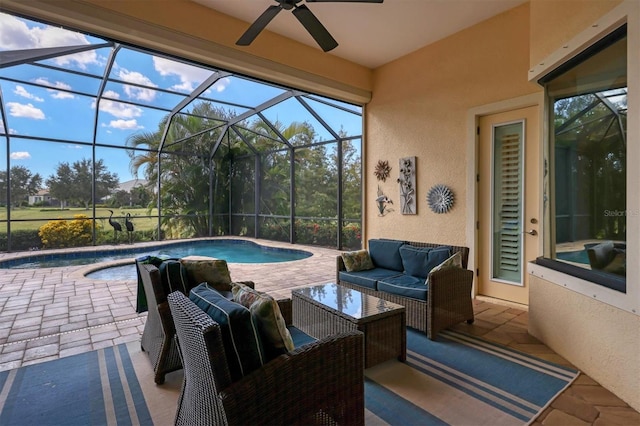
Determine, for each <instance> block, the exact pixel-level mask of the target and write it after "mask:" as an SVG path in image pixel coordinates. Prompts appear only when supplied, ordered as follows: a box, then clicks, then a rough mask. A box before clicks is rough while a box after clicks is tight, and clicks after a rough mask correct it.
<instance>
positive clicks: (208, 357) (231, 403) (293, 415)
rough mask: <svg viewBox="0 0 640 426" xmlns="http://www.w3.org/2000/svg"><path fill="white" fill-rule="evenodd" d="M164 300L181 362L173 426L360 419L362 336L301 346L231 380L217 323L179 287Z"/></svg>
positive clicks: (356, 422) (342, 336)
mask: <svg viewBox="0 0 640 426" xmlns="http://www.w3.org/2000/svg"><path fill="white" fill-rule="evenodd" d="M168 302H169V306H170V309H171V312H172V316H173V320H174V323H175V328H176V333H177V337H178V342H179V346H180V351H181V354H182V360H183V364H184V381H183V383H182V392H181V394H180V398H179V400H178V409H177V412H176V419H175V423H176V425H259V424H280V425H293V424H314V425H317V424H332V425H335V424H345V425H363V424H364V340H363V339H364V338H363V334H362V333H360V332H358V331H352V332H348V333H342V334H336V335H333V336H329V337H327V338H324V339H321V340H317V341H314V342H312V343H308V344H306V345H303V346H301V347H299V348H297V349H295V350H293V351H292V352H288V353H285V354H283V355H280V356H278V357H277V358H275V359H273V360H271V361H269V362H267V363H266V364H264V365H263V366H262V367H259V368H258V369H256V370H254V371H253V372H251V373H249V374H248V375H245V376H244V377H242V378H240V379H239V380H237V381H235V382H231V379H230V372H229V366H228V364H227V358H226V355H225V350H224V346H223V340H222V331H221V328H220V326H219V325H218V324H217V323H216V322H215V321H213V319H211V317H210V316H208V315H207V314H206V313H205V312H204V311H203V310H201V309H200V308H199V307H198V306H196V305H195V304H194V303H193V302H192V301H191V300H189V299H188V298H187V297H186V296H184V295H183V294H182V293H180V292H177V291H176V292H173V293H171V294H170V295H169V297H168ZM283 316H284V315H283ZM285 320H287V321H288V320H289V319H288V318H285Z"/></svg>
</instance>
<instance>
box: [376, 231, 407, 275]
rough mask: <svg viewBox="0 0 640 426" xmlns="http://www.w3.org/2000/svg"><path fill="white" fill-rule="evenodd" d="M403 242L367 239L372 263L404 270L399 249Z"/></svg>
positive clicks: (379, 266)
mask: <svg viewBox="0 0 640 426" xmlns="http://www.w3.org/2000/svg"><path fill="white" fill-rule="evenodd" d="M403 244H404V242H402V241H397V240H383V239H371V240H369V255H370V256H371V260H372V261H373V264H374V265H375V266H376V267H378V268H384V269H391V270H394V271H400V272H402V271H404V266H402V258H401V257H400V251H399V250H400V247H401V246H402V245H403Z"/></svg>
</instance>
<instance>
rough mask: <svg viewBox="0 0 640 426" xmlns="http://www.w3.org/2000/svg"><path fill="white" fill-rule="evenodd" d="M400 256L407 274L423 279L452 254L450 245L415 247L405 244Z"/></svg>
mask: <svg viewBox="0 0 640 426" xmlns="http://www.w3.org/2000/svg"><path fill="white" fill-rule="evenodd" d="M399 252H400V258H401V259H402V265H403V267H404V272H405V273H406V274H409V275H412V276H414V277H419V278H422V279H425V278H427V276H428V275H429V272H431V270H432V269H433V268H434V267H436V266H438V265H439V264H441V263H442V262H444V261H445V260H447V259H448V258H449V256H451V250H450V247H447V246H440V247H435V248H433V247H414V246H410V245H408V244H405V245H403V246H401V247H400V250H399Z"/></svg>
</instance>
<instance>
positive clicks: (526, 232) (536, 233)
mask: <svg viewBox="0 0 640 426" xmlns="http://www.w3.org/2000/svg"><path fill="white" fill-rule="evenodd" d="M523 234H529V235H538V231H536V230H535V229H531V230H529V231H524V232H523Z"/></svg>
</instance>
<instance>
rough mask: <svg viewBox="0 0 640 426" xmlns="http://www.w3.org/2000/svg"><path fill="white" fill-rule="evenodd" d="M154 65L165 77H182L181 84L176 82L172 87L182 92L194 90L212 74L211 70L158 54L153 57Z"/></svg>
mask: <svg viewBox="0 0 640 426" xmlns="http://www.w3.org/2000/svg"><path fill="white" fill-rule="evenodd" d="M153 65H154V67H155V69H156V71H158V72H159V73H160V75H161V76H163V77H168V76H175V77H178V78H179V79H180V84H175V85H173V86H172V87H171V88H172V89H174V90H178V91H182V92H191V91H193V90H194V89H195V88H196V87H197V86H198V85H199V84H200V83H202V82H203V81H204V80H206V79H207V78H209V76H210V75H211V74H212V71H211V70H207V69H204V68H199V67H196V66H193V65H187V64H185V63H182V62H178V61H172V60H170V59H165V58H160V57H157V56H154V57H153Z"/></svg>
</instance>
